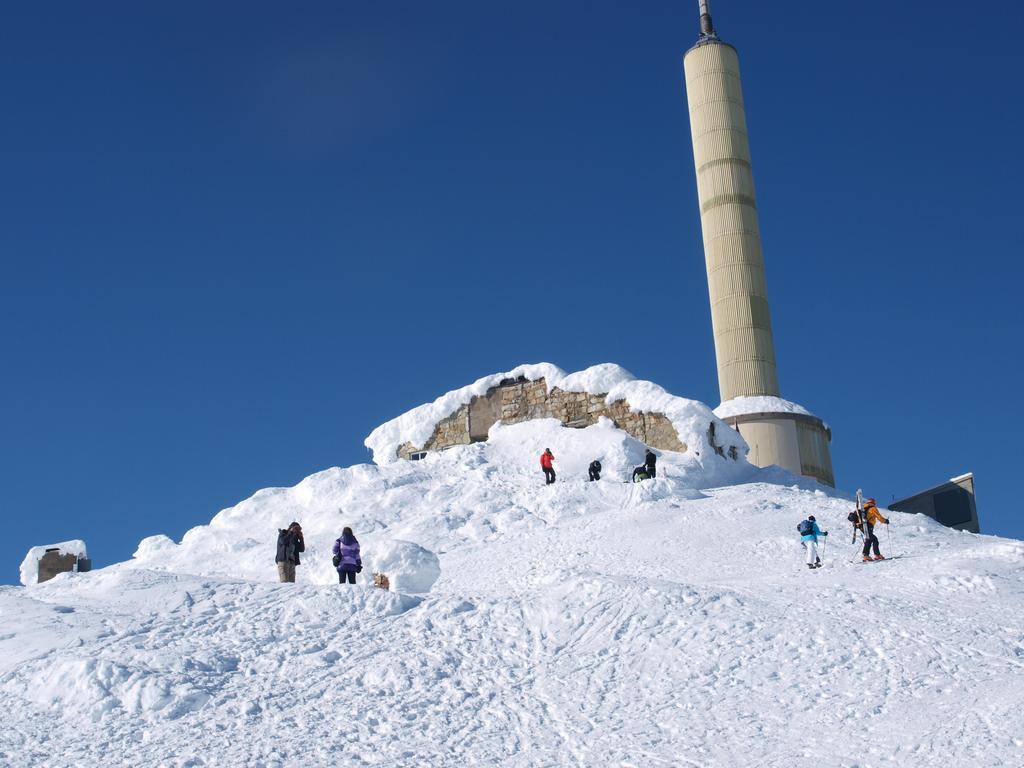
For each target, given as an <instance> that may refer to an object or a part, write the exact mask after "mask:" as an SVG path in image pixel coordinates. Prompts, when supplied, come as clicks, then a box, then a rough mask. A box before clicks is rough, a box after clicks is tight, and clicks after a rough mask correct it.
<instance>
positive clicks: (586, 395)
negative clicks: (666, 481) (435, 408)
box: [398, 379, 687, 459]
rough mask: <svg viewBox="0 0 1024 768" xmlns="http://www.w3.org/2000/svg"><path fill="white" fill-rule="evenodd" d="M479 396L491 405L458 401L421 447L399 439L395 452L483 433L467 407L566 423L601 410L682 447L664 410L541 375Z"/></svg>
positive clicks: (652, 438)
mask: <svg viewBox="0 0 1024 768" xmlns="http://www.w3.org/2000/svg"><path fill="white" fill-rule="evenodd" d="M483 397H484V398H487V399H489V400H491V399H492V398H493V400H491V404H492V405H493V406H495V407H493V408H491V409H485V408H477V409H473V408H472V407H471V406H472V405H473V402H475V401H476V399H477V398H474V399H473V402H471V403H470V404H469V405H464V406H462V407H461V408H459V410H457V411H456V412H455V413H453V414H452V415H451V416H448V417H447V418H445V419H443V420H441V421H440V422H439V423H438V424H437V426H436V427H434V433H433V434H432V435H431V436H430V439H429V440H427V442H426V443H425V444H424V445H423V447H422V448H417V447H416V446H414V445H412V444H411V443H404V444H403V445H402V446H401V447H399V449H398V456H399V457H400V458H403V459H408V458H409V457H410V456H411V455H412V454H413V453H416V452H417V451H421V450H422V451H437V450H442V449H444V448H449V447H451V446H453V445H468V444H469V443H470V442H472V440H471V438H470V432H471V431H472V432H473V433H474V434H477V435H480V434H486V430H487V429H489V428H490V427H491V426H492V425H491V424H486V425H485V424H474V425H472V429H471V424H470V412H471V410H472V411H473V412H475V413H494V414H497V413H500V414H501V418H500V420H501V423H502V424H518V423H520V422H523V421H530V420H531V419H547V418H555V419H558V420H559V421H560V422H562V424H563V425H565V426H567V427H589V426H590V425H591V424H596V423H597V420H598V419H599V418H600V417H602V416H605V417H607V418H609V419H611V420H612V421H613V422H614V423H615V426H616V427H618V428H619V429H621V430H623V431H624V432H627V433H628V434H630V435H632V436H633V437H635V438H636V439H637V440H639V441H640V442H642V443H645V444H647V445H649V446H651V447H652V448H658V449H660V450H664V451H678V452H680V453H683V452H685V451H686V450H687V447H686V444H685V443H683V442H682V441H681V440H680V439H679V435H678V434H677V433H676V429H675V427H674V426H672V422H671V421H669V419H668V417H666V416H665V415H664V414H660V413H633V412H631V411H630V410H629V406H628V405H627V404H626V402H625V401H623V400H616V401H615V402H614V403H608V402H606V395H605V394H596V395H595V394H592V393H590V392H566V391H564V390H561V389H557V388H555V389H553V390H551V392H550V393H549V392H548V387H547V382H546V381H544V379H538V380H536V381H527V380H525V379H519V380H516V381H505V382H502V383H501V384H500V385H498V386H497V387H492V388H491V389H489V390H488V391H487V394H485V395H484V396H483ZM499 406H500V407H499ZM491 418H493V417H491Z"/></svg>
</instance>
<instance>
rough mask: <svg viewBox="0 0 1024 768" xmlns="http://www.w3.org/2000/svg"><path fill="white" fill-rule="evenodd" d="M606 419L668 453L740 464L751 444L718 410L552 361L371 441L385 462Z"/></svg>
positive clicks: (484, 384) (455, 398)
mask: <svg viewBox="0 0 1024 768" xmlns="http://www.w3.org/2000/svg"><path fill="white" fill-rule="evenodd" d="M602 418H607V419H609V420H611V422H612V423H613V424H614V426H615V427H617V428H618V429H621V430H622V431H624V432H626V433H627V434H629V435H630V436H631V437H633V438H635V439H637V440H639V441H640V442H642V443H644V444H646V445H648V446H650V447H652V448H655V449H658V450H662V451H675V452H677V453H687V452H689V451H693V452H694V454H695V455H696V456H698V457H699V456H701V455H702V453H704V452H708V453H713V454H716V455H718V456H721V457H723V458H728V459H731V460H734V461H735V460H737V459H739V458H740V457H741V456H745V455H746V453H747V446H746V444H745V443H744V441H743V439H742V438H741V437H740V436H739V435H738V434H737V433H736V432H734V431H733V430H731V429H729V427H728V425H726V424H725V422H723V421H722V420H720V419H719V418H717V417H716V416H715V415H714V414H713V413H712V412H711V410H710V409H709V408H708V407H707V406H705V405H703V404H702V403H699V402H697V401H695V400H687V399H685V398H681V397H676V396H675V395H671V394H669V393H668V392H666V391H665V390H664V389H663V388H661V387H660V386H658V385H657V384H654V383H652V382H649V381H641V380H638V379H636V378H634V377H633V375H632V374H630V373H629V372H628V371H626V370H625V369H624V368H622V367H620V366H618V365H615V364H612V363H605V364H602V365H595V366H593V367H591V368H587V369H586V370H584V371H579V372H578V373H573V374H566V373H565V372H564V371H562V370H561V369H560V368H558V367H557V366H554V365H551V364H549V363H540V364H537V365H521V366H519V367H518V368H515V369H513V370H511V371H507V372H504V373H497V374H493V375H491V376H486V377H484V378H482V379H479V380H477V381H476V382H474V383H473V384H471V385H469V386H467V387H463V388H462V389H458V390H454V391H452V392H449V393H447V394H445V395H443V396H441V397H439V398H438V399H437V400H435V401H434V402H433V403H428V404H426V405H423V406H420V407H419V408H414V409H413V410H411V411H409V412H408V413H406V414H403V415H402V416H399V417H398V418H397V419H394V420H392V421H389V422H388V423H386V424H384V425H382V426H380V427H378V428H377V429H376V430H374V431H373V433H371V435H370V436H369V437H368V438H367V439H366V446H367V447H368V448H371V449H372V450H373V452H374V460H375V461H377V462H378V463H382V462H383V463H386V462H389V461H393V460H394V459H395V458H400V459H412V460H416V459H420V458H423V457H424V456H425V455H426V454H427V453H428V452H430V451H438V450H443V449H445V448H450V447H452V446H455V445H469V444H471V443H477V442H483V441H485V440H487V437H488V434H489V432H490V430H491V428H492V427H493V426H494V425H495V424H503V425H510V424H519V423H522V422H525V421H531V420H534V419H556V420H557V421H558V422H559V423H560V424H561V425H562V426H564V427H574V428H584V427H589V426H592V425H594V424H597V423H598V421H599V420H600V419H602Z"/></svg>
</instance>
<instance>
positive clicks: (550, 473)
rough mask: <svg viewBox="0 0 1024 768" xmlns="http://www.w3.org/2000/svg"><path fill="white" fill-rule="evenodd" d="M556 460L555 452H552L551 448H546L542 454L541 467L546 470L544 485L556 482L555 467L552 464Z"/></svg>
mask: <svg viewBox="0 0 1024 768" xmlns="http://www.w3.org/2000/svg"><path fill="white" fill-rule="evenodd" d="M554 460H555V454H553V453H552V452H551V449H550V448H545V449H544V453H542V454H541V455H540V467H541V469H543V470H544V485H551V484H552V483H553V482H555V468H554V467H553V466H551V462H553V461H554Z"/></svg>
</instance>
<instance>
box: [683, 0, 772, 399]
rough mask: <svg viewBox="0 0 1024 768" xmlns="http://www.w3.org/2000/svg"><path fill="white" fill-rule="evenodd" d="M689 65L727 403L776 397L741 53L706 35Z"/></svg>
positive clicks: (696, 155)
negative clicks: (746, 396)
mask: <svg viewBox="0 0 1024 768" xmlns="http://www.w3.org/2000/svg"><path fill="white" fill-rule="evenodd" d="M705 9H706V6H705V5H702V11H704V10H705ZM708 24H709V26H710V16H709V17H708ZM683 68H684V70H685V72H686V98H687V102H688V104H689V108H690V131H691V133H692V134H693V160H694V165H695V167H696V169H697V196H698V199H699V201H700V222H701V230H702V232H703V235H704V259H705V264H706V266H707V273H708V291H709V293H710V296H711V324H712V330H713V331H714V336H715V356H716V358H717V361H718V387H719V390H720V392H721V397H722V402H725V401H727V400H731V399H733V398H734V397H740V396H744V395H775V396H778V395H779V381H778V375H777V373H776V370H775V344H774V342H773V341H772V324H771V316H770V313H769V311H768V288H767V285H766V282H765V274H764V257H763V255H762V252H761V232H760V228H759V226H758V220H757V201H756V198H755V195H754V177H753V173H752V171H751V164H750V146H749V144H748V141H747V121H746V115H745V113H744V110H743V92H742V88H741V86H740V65H739V58H738V56H737V55H736V50H735V49H734V48H733V47H732V46H731V45H727V44H726V43H722V42H721V41H719V40H718V39H717V38H708V39H702V41H701V42H700V43H699V44H698V45H696V46H695V47H694V48H691V49H690V51H689V52H687V54H686V56H685V57H684V58H683Z"/></svg>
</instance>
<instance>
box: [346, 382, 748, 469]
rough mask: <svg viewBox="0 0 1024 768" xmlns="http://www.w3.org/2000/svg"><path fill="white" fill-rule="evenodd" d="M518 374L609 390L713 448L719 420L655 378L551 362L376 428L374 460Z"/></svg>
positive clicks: (417, 441) (568, 387) (458, 392)
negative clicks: (712, 431)
mask: <svg viewBox="0 0 1024 768" xmlns="http://www.w3.org/2000/svg"><path fill="white" fill-rule="evenodd" d="M519 377H523V378H525V379H527V380H528V381H537V380H539V379H544V380H545V383H546V384H547V388H548V391H549V392H550V391H551V390H553V389H560V390H562V391H566V392H589V393H591V394H606V398H605V399H606V401H607V402H609V403H613V402H616V401H618V400H624V401H625V402H626V403H627V404H628V405H629V407H630V410H631V411H634V412H637V413H639V412H644V413H661V414H664V415H665V416H666V417H667V418H668V419H669V421H671V422H672V425H673V426H674V427H675V429H676V432H677V433H678V435H679V439H680V440H682V441H683V442H684V443H686V444H687V445H688V446H691V447H695V448H696V450H697V451H698V452H699V453H700V454H702V455H703V454H704V450H705V448H710V446H709V445H708V441H707V429H708V424H709V423H711V422H718V421H719V420H718V419H717V418H716V417H715V414H714V413H713V412H712V411H711V409H710V408H709V407H708V406H706V405H705V404H704V403H701V402H698V401H696V400H688V399H686V398H684V397H677V396H676V395H673V394H670V393H669V392H666V391H665V389H664V388H662V387H660V386H659V385H657V384H655V383H654V382H651V381H644V380H642V379H637V378H636V377H635V376H634V375H633V374H632V373H630V372H629V371H627V370H626V369H625V368H623V367H622V366H619V365H616V364H614V363H601V364H600V365H594V366H591V367H590V368H586V369H584V370H582V371H577V372H576V373H566V372H565V371H563V370H562V369H561V368H559V367H558V366H556V365H552V364H551V363H535V364H531V365H520V366H518V367H516V368H513V369H512V370H510V371H503V372H501V373H494V374H491V375H490V376H484V377H483V378H480V379H477V380H476V381H474V382H473V383H472V384H469V385H468V386H465V387H462V388H460V389H455V390H452V391H451V392H447V393H445V394H444V395H441V397H439V398H437V399H436V400H434V401H433V402H431V403H426V404H424V405H421V406H418V407H417V408H413V409H412V410H411V411H407V412H406V413H403V414H402V415H401V416H399V417H398V418H395V419H392V420H391V421H388V422H386V423H384V424H382V425H380V426H379V427H377V428H376V429H375V430H373V432H371V433H370V435H369V436H368V437H367V438H366V440H365V441H364V444H365V445H366V447H367V448H369V449H370V450H372V451H373V460H374V462H376V463H377V464H388V463H390V462H393V461H396V460H397V451H398V448H399V446H401V445H403V444H405V443H411V444H412V445H415V446H422V445H423V444H424V443H426V442H427V440H429V439H430V436H431V435H432V434H433V432H434V427H435V426H436V425H437V423H438V422H439V421H441V420H442V419H444V418H446V417H448V416H450V415H451V414H453V413H455V411H457V410H458V409H459V408H461V407H462V406H463V405H467V404H468V403H469V402H470V401H471V400H472V399H473V398H474V397H481V396H483V395H485V394H487V391H488V390H489V389H491V388H492V387H496V386H498V385H499V384H500V383H501V382H502V381H504V380H506V379H517V378H519ZM721 429H728V426H727V425H726V424H724V423H721V422H720V423H719V424H718V425H717V426H716V430H717V431H718V433H719V434H726V433H723V432H721V431H720V430H721ZM733 443H734V444H735V445H736V447H737V449H738V450H739V451H740V452H741V453H744V454H745V453H746V450H747V446H746V444H745V443H744V442H743V440H742V438H740V437H739V436H736V438H735V439H734V440H733Z"/></svg>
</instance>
